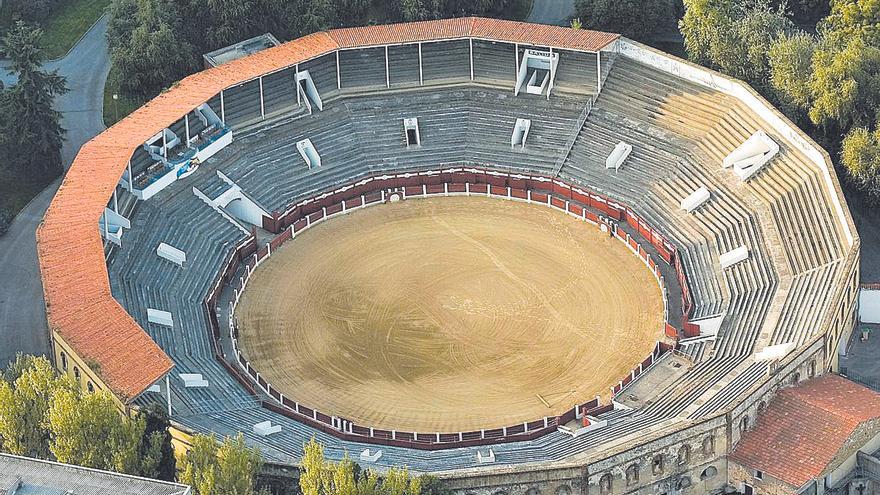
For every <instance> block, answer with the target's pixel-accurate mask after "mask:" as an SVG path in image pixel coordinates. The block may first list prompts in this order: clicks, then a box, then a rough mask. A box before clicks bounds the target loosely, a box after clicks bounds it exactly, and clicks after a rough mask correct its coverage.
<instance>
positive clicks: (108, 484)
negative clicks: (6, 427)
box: [0, 453, 192, 495]
mask: <svg viewBox="0 0 880 495" xmlns="http://www.w3.org/2000/svg"><path fill="white" fill-rule="evenodd" d="M191 493H192V488H190V487H189V486H187V485H182V484H180V483H170V482H167V481H159V480H151V479H147V478H141V477H138V476H129V475H126V474H119V473H113V472H110V471H101V470H99V469H89V468H84V467H80V466H73V465H70V464H61V463H59V462H52V461H44V460H41V459H32V458H29V457H20V456H17V455H10V454H2V453H0V495H110V494H113V495H190V494H191Z"/></svg>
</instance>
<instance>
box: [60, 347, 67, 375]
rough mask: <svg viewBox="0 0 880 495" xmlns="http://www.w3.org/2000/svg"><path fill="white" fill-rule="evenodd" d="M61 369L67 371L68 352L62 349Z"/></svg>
mask: <svg viewBox="0 0 880 495" xmlns="http://www.w3.org/2000/svg"><path fill="white" fill-rule="evenodd" d="M61 369H63V370H64V371H67V354H65V353H64V351H61Z"/></svg>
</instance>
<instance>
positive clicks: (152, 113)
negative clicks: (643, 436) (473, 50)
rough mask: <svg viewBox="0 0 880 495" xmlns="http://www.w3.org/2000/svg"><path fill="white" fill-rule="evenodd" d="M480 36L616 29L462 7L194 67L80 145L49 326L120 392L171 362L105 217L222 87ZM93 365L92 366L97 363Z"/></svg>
mask: <svg viewBox="0 0 880 495" xmlns="http://www.w3.org/2000/svg"><path fill="white" fill-rule="evenodd" d="M457 38H478V39H486V40H492V41H504V42H510V43H523V44H528V45H534V46H548V47H554V48H563V49H570V50H580V51H599V50H601V49H602V48H604V47H606V46H607V45H609V44H610V43H612V42H614V41H615V40H617V39H618V38H619V35H617V34H611V33H603V32H599V31H590V30H574V29H569V28H563V27H558V26H546V25H540V24H529V23H523V22H515V21H503V20H497V19H485V18H478V17H463V18H456V19H444V20H437V21H423V22H413V23H403V24H391V25H383V26H367V27H359V28H346V29H335V30H330V31H323V32H318V33H314V34H310V35H307V36H304V37H302V38H298V39H296V40H293V41H290V42H287V43H284V44H282V45H280V46H277V47H273V48H270V49H267V50H264V51H261V52H258V53H256V54H254V55H251V56H249V57H245V58H243V59H239V60H235V61H232V62H229V63H227V64H224V65H221V66H219V67H214V68H211V69H207V70H204V71H201V72H197V73H195V74H192V75H190V76H188V77H186V78H184V79H183V80H181V81H180V82H178V83H175V84H174V85H173V86H172V87H171V88H169V89H168V90H166V91H164V92H163V93H162V94H160V95H159V96H157V97H156V98H154V99H153V100H151V101H150V102H148V103H147V104H145V105H144V106H142V107H141V108H139V109H138V110H136V111H135V112H133V113H132V114H131V115H129V116H127V117H126V118H124V119H123V120H121V121H120V122H118V123H116V124H115V125H114V126H112V127H110V128H109V129H107V130H106V131H104V132H103V133H101V134H99V135H98V136H96V137H95V138H93V139H92V140H90V141H89V142H87V143H86V144H85V145H83V147H82V148H81V149H80V151H79V153H78V154H77V156H76V158H75V159H74V161H73V164H72V165H71V167H70V170H69V171H68V172H67V175H66V176H65V178H64V181H63V183H62V184H61V187H60V188H59V190H58V192H57V193H56V195H55V198H54V199H53V200H52V203H51V205H50V206H49V209H48V210H47V211H46V214H45V216H44V218H43V222H42V224H41V225H40V227H39V228H38V229H37V255H38V258H39V263H40V273H41V277H42V281H43V294H44V297H45V301H46V314H47V318H48V322H49V328H50V329H51V330H52V332H53V334H57V335H58V336H59V337H60V338H61V340H63V341H64V342H65V343H66V344H67V345H68V346H70V347H71V349H72V350H73V351H74V352H75V353H76V354H77V355H78V356H79V357H81V358H82V359H83V360H86V362H89V363H94V364H95V366H94V369H92V371H93V372H94V373H96V374H98V375H99V377H100V379H101V380H102V381H103V382H104V384H105V385H106V386H107V387H109V388H110V390H111V391H112V392H113V393H114V394H115V395H116V396H117V397H119V398H120V400H122V401H123V402H129V401H131V400H132V399H134V398H135V397H137V396H138V395H140V394H141V393H142V392H144V391H145V390H146V389H147V388H149V387H150V386H151V385H152V384H154V383H155V382H157V381H158V380H160V379H161V378H162V377H163V376H164V375H165V374H167V373H168V372H169V371H170V370H171V369H172V367H173V366H174V365H173V363H172V362H171V360H170V359H169V358H168V356H167V355H166V354H165V352H164V351H162V349H161V348H160V347H159V346H158V345H157V344H156V343H155V342H154V341H153V340H152V339H151V338H150V336H149V335H148V334H147V333H146V332H145V331H144V330H143V329H142V328H141V327H140V326H139V325H138V323H137V322H136V321H135V320H134V319H133V318H132V317H131V316H130V315H129V314H128V313H127V312H126V311H125V309H124V308H123V307H122V306H121V305H120V304H119V303H118V302H117V301H116V300H115V299H114V298H113V295H112V294H111V292H110V281H109V277H108V272H107V265H106V263H105V260H104V250H103V243H102V240H101V236H100V232H99V229H98V221H99V219H100V216H101V214H102V213H103V209H104V207H105V205H106V204H107V202H108V201H109V199H110V197H111V195H112V193H113V191H114V190H115V187H116V184H117V183H118V182H119V180H120V178H121V176H122V173H123V171H124V170H125V168H126V166H127V164H128V161H129V158H130V157H131V154H132V152H133V151H134V149H136V148H137V147H138V146H140V145H141V144H143V143H144V142H145V141H146V140H147V139H149V138H150V137H151V136H153V135H155V134H156V132H158V131H159V130H161V129H162V128H164V127H167V126H169V125H171V124H172V123H174V122H175V121H176V120H178V119H180V118H182V117H183V116H184V115H185V114H186V113H188V112H189V111H190V110H192V109H193V108H195V107H197V106H198V105H200V104H202V103H204V102H206V101H208V100H209V99H210V98H211V97H213V96H214V95H216V94H217V93H219V92H220V91H221V90H223V89H226V88H228V87H230V86H234V85H236V84H240V83H243V82H246V81H248V80H251V79H254V78H256V77H259V76H261V75H264V74H267V73H270V72H274V71H277V70H281V69H284V68H286V67H289V66H291V65H294V64H296V63H300V62H303V61H306V60H308V59H311V58H314V57H317V56H320V55H325V54H328V53H331V52H333V51H336V50H339V49H346V48H358V47H369V46H382V45H390V44H399V43H415V42H420V41H442V40H450V39H457ZM90 367H91V366H90Z"/></svg>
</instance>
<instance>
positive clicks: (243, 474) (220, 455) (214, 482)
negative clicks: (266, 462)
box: [180, 433, 263, 495]
mask: <svg viewBox="0 0 880 495" xmlns="http://www.w3.org/2000/svg"><path fill="white" fill-rule="evenodd" d="M262 465H263V460H262V457H261V456H260V453H259V451H257V450H252V449H250V448H248V447H247V445H245V443H244V436H242V434H241V433H239V434H238V435H237V436H235V437H234V438H233V437H226V439H224V440H223V443H222V444H220V443H218V442H217V440H216V439H215V438H214V437H213V436H210V435H195V436H194V437H193V439H192V448H191V449H190V450H189V452H187V453H186V455H185V456H183V458H182V459H181V472H180V482H181V483H185V484H187V485H190V486H192V487H193V490H194V493H196V494H199V495H210V494H215V493H227V494H230V495H252V494H253V493H255V488H254V484H255V478H256V475H257V474H258V473H259V472H260V469H261V468H262Z"/></svg>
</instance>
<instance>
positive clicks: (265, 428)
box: [253, 421, 281, 437]
mask: <svg viewBox="0 0 880 495" xmlns="http://www.w3.org/2000/svg"><path fill="white" fill-rule="evenodd" d="M253 430H254V434H255V435H259V436H261V437H268V436H269V435H274V434H276V433H278V432H280V431H281V425H275V426H272V422H271V421H263V422H262V423H257V424H255V425H254V428H253Z"/></svg>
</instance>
